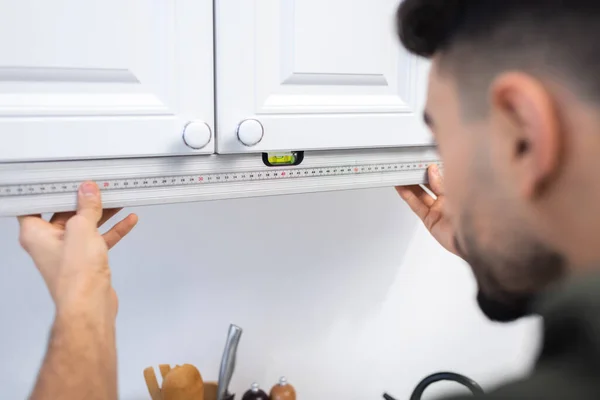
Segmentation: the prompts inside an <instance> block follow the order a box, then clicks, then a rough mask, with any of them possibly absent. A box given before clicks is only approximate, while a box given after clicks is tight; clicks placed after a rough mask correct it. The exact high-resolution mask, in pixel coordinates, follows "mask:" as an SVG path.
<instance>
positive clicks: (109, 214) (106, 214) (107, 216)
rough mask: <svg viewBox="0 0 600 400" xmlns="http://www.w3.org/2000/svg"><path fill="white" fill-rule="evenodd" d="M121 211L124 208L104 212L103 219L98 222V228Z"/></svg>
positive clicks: (109, 209) (108, 209)
mask: <svg viewBox="0 0 600 400" xmlns="http://www.w3.org/2000/svg"><path fill="white" fill-rule="evenodd" d="M121 210H122V208H107V209H106V210H104V211H103V212H102V218H100V221H98V228H99V227H101V226H102V225H104V223H105V222H106V221H108V220H109V219H111V218H112V217H114V216H115V215H117V214H118V213H119V212H120V211H121Z"/></svg>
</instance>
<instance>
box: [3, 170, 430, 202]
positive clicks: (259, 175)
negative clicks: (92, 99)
mask: <svg viewBox="0 0 600 400" xmlns="http://www.w3.org/2000/svg"><path fill="white" fill-rule="evenodd" d="M430 164H431V162H416V163H415V162H404V163H385V164H365V165H346V166H332V167H316V168H296V167H294V168H288V169H274V170H259V171H244V172H225V173H207V174H195V175H191V174H186V175H176V176H155V177H136V178H125V179H109V180H96V183H97V184H98V186H99V187H100V189H101V190H102V191H111V190H128V189H139V188H161V187H169V186H188V185H209V184H220V183H232V182H252V181H270V180H281V179H297V178H316V177H325V176H348V175H363V174H386V173H391V172H398V171H418V170H423V171H425V170H426V169H427V167H428V166H429V165H430ZM437 165H439V166H440V167H441V165H440V164H439V163H437ZM82 182H83V181H68V182H51V183H38V184H22V185H19V184H17V185H2V186H0V198H2V197H12V196H30V195H38V194H52V193H69V192H76V191H77V189H78V188H79V186H80V185H81V183H82Z"/></svg>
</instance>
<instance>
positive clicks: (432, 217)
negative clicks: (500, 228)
mask: <svg viewBox="0 0 600 400" xmlns="http://www.w3.org/2000/svg"><path fill="white" fill-rule="evenodd" d="M428 175H429V185H427V187H428V188H429V189H430V190H431V191H432V192H433V194H435V196H436V197H437V199H435V198H433V197H431V196H430V195H429V193H427V192H426V191H425V190H423V188H422V187H420V186H419V185H414V186H399V187H397V188H396V190H397V191H398V194H399V195H400V197H402V198H403V199H404V201H406V203H407V204H408V206H409V207H410V208H411V209H412V210H413V211H414V213H415V214H417V216H418V217H419V218H420V219H421V221H423V223H424V224H425V227H426V228H427V229H428V230H429V232H431V235H432V236H433V237H434V238H435V239H436V240H437V241H438V242H439V243H440V244H441V245H442V246H444V248H445V249H446V250H448V251H450V252H452V253H454V254H456V255H458V256H460V254H458V251H457V249H456V246H455V244H454V236H455V230H454V228H453V227H452V225H451V223H450V220H449V219H448V218H447V217H446V216H445V215H444V210H443V206H444V201H445V198H444V182H443V178H442V175H441V173H440V171H439V168H438V167H437V165H431V166H430V167H429V169H428Z"/></svg>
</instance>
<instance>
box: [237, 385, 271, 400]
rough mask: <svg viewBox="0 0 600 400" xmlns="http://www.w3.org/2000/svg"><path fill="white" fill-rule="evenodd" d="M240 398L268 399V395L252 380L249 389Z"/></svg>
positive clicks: (244, 399)
mask: <svg viewBox="0 0 600 400" xmlns="http://www.w3.org/2000/svg"><path fill="white" fill-rule="evenodd" d="M242 400H269V396H268V395H267V394H266V393H265V392H264V391H263V390H261V389H260V387H259V386H258V383H256V382H254V383H253V384H252V386H251V387H250V389H249V390H248V391H247V392H246V393H244V396H243V397H242Z"/></svg>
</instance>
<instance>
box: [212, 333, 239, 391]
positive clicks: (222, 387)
mask: <svg viewBox="0 0 600 400" xmlns="http://www.w3.org/2000/svg"><path fill="white" fill-rule="evenodd" d="M241 336H242V328H240V327H239V326H236V325H233V324H231V325H230V326H229V332H228V334H227V341H226V342H225V350H224V351H223V358H222V359H221V368H220V370H219V382H218V388H217V400H226V399H227V396H228V395H229V392H228V389H229V383H230V382H231V377H232V376H233V371H234V369H235V357H236V353H237V348H238V344H239V343H240V338H241Z"/></svg>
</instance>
